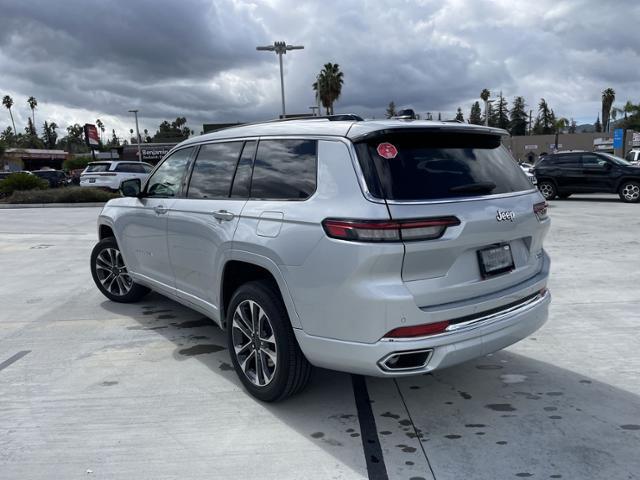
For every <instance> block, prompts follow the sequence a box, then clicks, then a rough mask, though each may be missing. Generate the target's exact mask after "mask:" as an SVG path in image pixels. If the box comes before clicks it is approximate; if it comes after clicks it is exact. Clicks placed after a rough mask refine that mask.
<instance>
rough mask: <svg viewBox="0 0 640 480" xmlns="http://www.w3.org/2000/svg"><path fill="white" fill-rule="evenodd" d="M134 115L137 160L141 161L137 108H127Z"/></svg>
mask: <svg viewBox="0 0 640 480" xmlns="http://www.w3.org/2000/svg"><path fill="white" fill-rule="evenodd" d="M129 113H133V114H134V115H135V117H136V143H137V144H138V161H139V162H141V161H142V152H141V151H140V129H139V128H138V110H129Z"/></svg>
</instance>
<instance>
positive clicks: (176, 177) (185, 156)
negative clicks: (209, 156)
mask: <svg viewBox="0 0 640 480" xmlns="http://www.w3.org/2000/svg"><path fill="white" fill-rule="evenodd" d="M192 151H193V147H189V148H183V149H182V150H178V151H177V152H175V153H173V154H171V156H169V157H168V158H167V159H166V160H165V161H164V162H163V163H162V165H160V167H158V170H156V171H155V173H154V174H153V175H152V176H151V177H150V178H149V182H148V183H147V190H146V191H147V196H148V197H175V196H176V195H177V194H178V192H180V186H181V184H182V179H183V177H184V174H185V171H186V169H187V165H188V164H189V157H190V156H191V153H192Z"/></svg>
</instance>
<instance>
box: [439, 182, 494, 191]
mask: <svg viewBox="0 0 640 480" xmlns="http://www.w3.org/2000/svg"><path fill="white" fill-rule="evenodd" d="M495 188H496V184H495V183H493V182H478V183H466V184H464V185H456V186H455V187H451V188H450V189H449V192H451V193H482V192H486V193H490V192H491V191H493V190H494V189H495Z"/></svg>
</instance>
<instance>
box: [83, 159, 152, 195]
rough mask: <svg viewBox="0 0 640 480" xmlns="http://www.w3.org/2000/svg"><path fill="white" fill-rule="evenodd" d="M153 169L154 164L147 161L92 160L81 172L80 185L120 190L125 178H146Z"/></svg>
mask: <svg viewBox="0 0 640 480" xmlns="http://www.w3.org/2000/svg"><path fill="white" fill-rule="evenodd" d="M151 170H153V166H152V165H149V164H148V163H145V162H126V161H105V162H91V163H89V164H88V165H87V168H85V169H84V171H83V172H82V173H81V174H80V186H81V187H101V188H109V189H111V190H119V189H120V185H122V182H123V181H125V180H129V179H131V178H138V179H140V180H141V181H144V180H146V179H147V177H148V176H149V173H150V172H151Z"/></svg>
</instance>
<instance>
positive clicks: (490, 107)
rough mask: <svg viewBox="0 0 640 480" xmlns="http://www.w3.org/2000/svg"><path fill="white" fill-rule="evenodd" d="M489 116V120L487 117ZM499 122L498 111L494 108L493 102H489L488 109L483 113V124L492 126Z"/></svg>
mask: <svg viewBox="0 0 640 480" xmlns="http://www.w3.org/2000/svg"><path fill="white" fill-rule="evenodd" d="M487 117H489V121H487V120H486V118H487ZM496 122H497V118H496V112H495V111H494V110H493V105H492V104H491V103H487V109H486V111H485V113H484V115H482V125H489V126H490V127H495V126H496Z"/></svg>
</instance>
